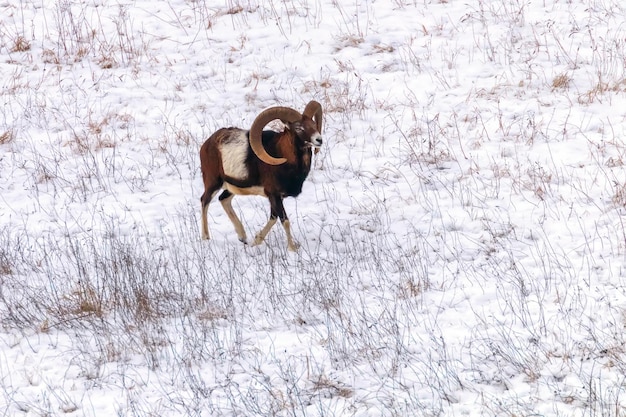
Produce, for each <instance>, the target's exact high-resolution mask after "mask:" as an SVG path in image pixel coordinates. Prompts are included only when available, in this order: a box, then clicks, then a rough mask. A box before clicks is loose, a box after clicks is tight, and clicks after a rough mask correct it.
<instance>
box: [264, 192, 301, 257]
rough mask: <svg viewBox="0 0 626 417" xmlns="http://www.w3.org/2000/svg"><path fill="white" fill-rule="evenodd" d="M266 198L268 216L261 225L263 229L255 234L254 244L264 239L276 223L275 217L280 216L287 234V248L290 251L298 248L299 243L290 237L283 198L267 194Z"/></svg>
mask: <svg viewBox="0 0 626 417" xmlns="http://www.w3.org/2000/svg"><path fill="white" fill-rule="evenodd" d="M268 198H269V200H270V218H269V220H268V221H267V224H266V225H265V227H263V229H261V231H260V232H259V233H258V234H257V235H256V237H255V239H254V244H255V245H258V244H260V243H261V242H263V241H264V240H265V236H267V234H268V233H269V231H270V230H271V229H272V227H273V226H274V224H276V219H277V218H280V221H281V223H282V224H283V228H284V229H285V233H286V234H287V249H289V250H290V251H296V250H298V247H299V245H298V244H297V243H295V242H294V240H293V238H292V237H291V227H290V224H289V219H288V218H287V213H286V212H285V207H284V205H283V198H282V197H280V196H276V195H272V196H269V197H268Z"/></svg>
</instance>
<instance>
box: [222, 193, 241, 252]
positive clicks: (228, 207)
mask: <svg viewBox="0 0 626 417" xmlns="http://www.w3.org/2000/svg"><path fill="white" fill-rule="evenodd" d="M234 196H235V195H234V194H233V193H231V192H230V191H228V190H224V192H223V193H222V194H220V196H219V200H220V203H222V207H224V211H225V212H226V215H227V216H228V218H229V219H230V221H231V222H232V224H233V226H235V231H236V232H237V237H238V238H239V240H240V241H242V242H243V243H247V241H246V239H247V238H246V231H245V230H244V228H243V225H242V224H241V220H239V217H237V214H235V210H233V205H232V201H233V197H234Z"/></svg>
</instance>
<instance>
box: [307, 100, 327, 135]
mask: <svg viewBox="0 0 626 417" xmlns="http://www.w3.org/2000/svg"><path fill="white" fill-rule="evenodd" d="M302 114H303V115H305V116H308V117H310V118H311V119H313V120H315V124H316V125H317V131H318V132H319V133H320V134H321V133H322V117H323V112H322V105H321V104H320V103H318V102H317V101H315V100H311V101H309V104H307V105H306V107H305V108H304V112H302Z"/></svg>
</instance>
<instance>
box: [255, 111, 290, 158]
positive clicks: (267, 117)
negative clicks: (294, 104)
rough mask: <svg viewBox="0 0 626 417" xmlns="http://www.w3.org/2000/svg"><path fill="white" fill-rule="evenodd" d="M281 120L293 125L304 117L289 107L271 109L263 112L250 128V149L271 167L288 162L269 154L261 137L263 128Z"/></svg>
mask: <svg viewBox="0 0 626 417" xmlns="http://www.w3.org/2000/svg"><path fill="white" fill-rule="evenodd" d="M276 119H280V120H282V121H283V122H288V123H293V122H296V121H298V120H300V119H302V115H301V114H300V113H299V112H297V111H296V110H294V109H290V108H289V107H270V108H269V109H266V110H263V111H262V112H261V113H259V115H258V116H257V117H256V119H254V122H252V127H251V128H250V147H252V151H253V152H254V153H255V154H256V156H258V157H259V159H260V160H261V161H263V162H265V163H266V164H269V165H280V164H284V163H285V162H287V160H286V159H285V158H275V157H273V156H272V155H270V154H268V153H267V151H266V150H265V148H264V147H263V141H262V140H261V136H262V133H263V128H264V127H265V126H266V125H267V124H268V123H269V122H271V121H272V120H276Z"/></svg>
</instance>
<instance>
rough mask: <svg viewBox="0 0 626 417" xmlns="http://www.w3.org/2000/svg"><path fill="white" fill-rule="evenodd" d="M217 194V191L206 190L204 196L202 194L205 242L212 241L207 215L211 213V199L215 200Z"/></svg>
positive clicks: (203, 235)
mask: <svg viewBox="0 0 626 417" xmlns="http://www.w3.org/2000/svg"><path fill="white" fill-rule="evenodd" d="M216 192H217V190H211V189H207V190H205V192H204V194H202V197H201V198H200V202H201V204H202V211H201V214H200V215H201V218H202V239H205V240H207V239H210V236H209V224H208V220H207V213H208V211H209V203H210V202H211V199H212V198H213V196H214V195H215V193H216Z"/></svg>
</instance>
